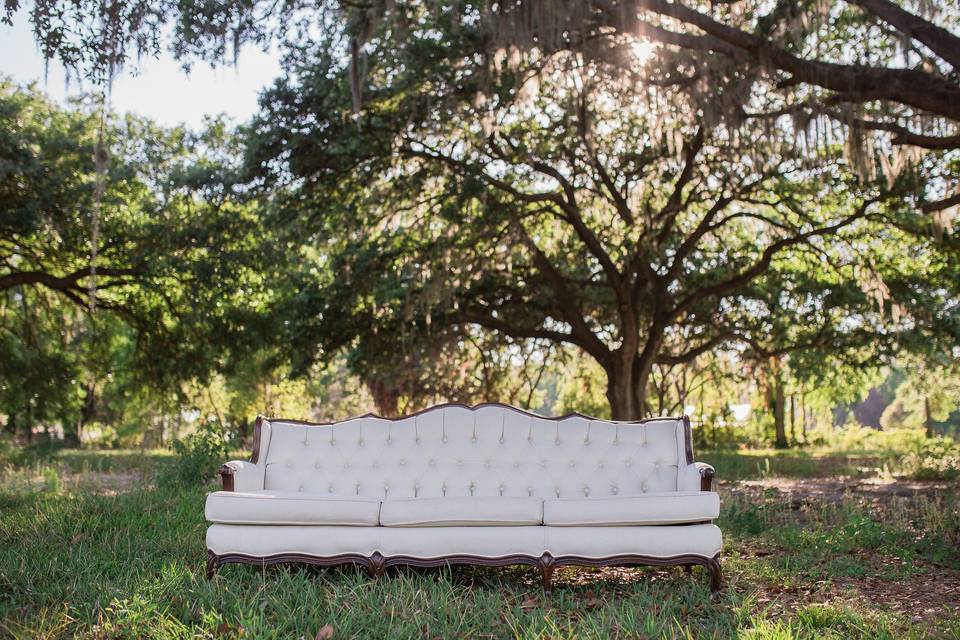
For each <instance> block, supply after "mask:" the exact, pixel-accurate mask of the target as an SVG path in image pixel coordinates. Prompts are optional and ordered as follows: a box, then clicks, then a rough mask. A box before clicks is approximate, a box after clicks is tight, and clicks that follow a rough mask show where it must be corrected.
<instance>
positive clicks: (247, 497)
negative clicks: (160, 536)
mask: <svg viewBox="0 0 960 640" xmlns="http://www.w3.org/2000/svg"><path fill="white" fill-rule="evenodd" d="M205 513H206V517H207V520H209V521H210V522H220V523H224V524H322V525H352V526H370V527H375V526H377V523H378V522H379V516H380V501H379V500H377V499H374V498H362V497H359V496H330V495H327V494H322V493H305V492H301V491H269V490H267V491H249V492H237V491H216V492H214V493H211V494H210V495H208V496H207V505H206V509H205Z"/></svg>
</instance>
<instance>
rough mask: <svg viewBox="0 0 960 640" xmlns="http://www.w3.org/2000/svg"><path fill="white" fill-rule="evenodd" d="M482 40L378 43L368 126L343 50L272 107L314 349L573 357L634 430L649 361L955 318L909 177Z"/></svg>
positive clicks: (311, 67)
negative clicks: (915, 313) (808, 149)
mask: <svg viewBox="0 0 960 640" xmlns="http://www.w3.org/2000/svg"><path fill="white" fill-rule="evenodd" d="M386 28H389V27H386ZM485 37H486V34H485V33H484V31H483V30H482V29H472V28H470V21H469V20H461V19H460V17H459V16H456V15H453V14H449V13H448V14H446V15H445V16H442V17H440V18H438V19H437V20H435V21H432V22H430V21H428V22H425V23H421V25H420V27H418V28H415V29H411V31H409V32H408V34H407V38H406V40H405V42H404V43H403V44H402V45H401V46H395V44H394V43H395V41H396V40H395V39H394V38H390V37H380V38H378V37H377V36H376V34H374V35H372V36H371V38H370V43H371V44H370V45H369V46H370V47H371V51H370V52H369V55H368V56H367V60H368V63H367V64H368V67H367V69H366V71H365V78H366V81H365V82H364V84H363V103H362V104H363V108H362V110H360V111H359V112H358V113H353V108H354V107H355V106H356V100H355V97H356V96H355V91H354V89H355V85H354V86H353V87H351V82H350V81H349V80H348V78H347V76H348V75H349V74H347V73H345V65H346V64H348V63H346V62H344V59H343V56H341V55H340V54H341V53H342V52H343V51H344V48H343V47H342V45H343V43H344V40H341V39H338V38H336V37H334V38H331V39H325V40H322V41H321V42H320V43H319V44H317V45H315V46H309V45H308V46H305V47H304V48H303V49H302V50H300V51H299V52H298V53H297V55H296V56H294V57H292V58H291V61H290V67H289V69H288V72H289V76H288V78H286V79H284V80H281V81H279V82H278V83H277V85H276V86H275V88H274V89H272V90H271V91H270V92H268V93H267V94H266V95H265V97H264V99H263V104H262V113H261V115H260V116H259V117H258V118H257V119H256V120H255V121H254V123H253V125H252V127H251V152H250V158H251V161H252V162H251V164H252V166H253V167H254V169H255V172H256V173H255V175H256V177H257V179H259V180H261V181H262V183H263V184H264V185H270V188H271V189H274V193H275V196H276V198H275V201H274V205H275V207H276V212H277V215H279V216H281V219H283V220H286V221H294V220H295V221H297V222H296V224H295V225H292V228H295V229H296V234H297V237H298V238H299V239H300V240H302V239H303V238H304V237H307V238H311V239H312V240H313V241H314V242H316V243H317V246H318V247H319V249H320V255H323V256H324V258H323V260H322V263H321V266H320V268H318V267H317V266H314V265H311V266H310V271H311V272H312V274H313V275H314V277H313V278H312V279H311V277H306V278H305V279H304V282H303V284H302V286H301V287H299V289H298V297H297V301H298V304H299V306H300V309H301V310H303V311H306V313H304V314H302V315H301V316H300V317H299V320H296V319H294V320H291V322H292V323H293V327H294V329H293V331H292V333H291V339H290V341H289V344H291V345H297V347H298V349H299V350H300V351H301V352H305V353H314V349H315V347H316V346H318V345H319V346H320V347H321V348H322V349H321V354H322V353H334V352H336V351H337V350H339V349H341V348H343V347H348V346H349V347H353V348H358V347H360V348H362V347H363V345H364V344H365V343H366V342H368V341H370V340H378V341H379V342H380V343H382V342H383V338H382V335H383V334H386V335H387V336H391V335H392V336H402V335H408V334H412V335H416V336H419V337H420V338H421V339H424V340H429V338H430V335H431V332H434V331H440V329H437V328H438V327H451V326H452V327H465V326H466V327H480V328H483V329H484V330H487V331H491V332H496V333H498V334H502V335H505V336H509V337H511V338H514V339H537V340H547V341H551V342H555V343H560V344H569V345H574V346H575V347H576V348H579V349H581V350H583V351H584V352H585V353H587V354H589V355H590V356H591V357H592V358H594V359H595V360H596V361H597V362H598V363H599V364H600V366H601V367H602V368H603V370H604V371H605V373H606V376H607V398H608V400H609V403H610V407H611V412H612V415H613V416H614V417H616V418H621V419H630V418H636V417H639V416H641V415H643V414H644V413H646V412H647V411H648V410H649V405H648V403H647V393H648V383H649V381H650V375H651V370H652V368H653V366H654V365H655V364H669V363H685V362H689V361H691V360H692V359H694V358H696V357H697V356H698V355H699V354H702V353H705V352H707V351H710V350H714V349H718V348H721V347H729V348H741V349H750V350H752V351H753V352H754V353H759V354H766V355H771V354H778V353H785V352H788V351H792V350H796V349H807V348H817V347H825V346H827V345H830V346H831V347H833V348H835V349H838V350H840V349H845V348H853V347H855V346H860V345H863V344H866V343H870V342H875V343H877V344H892V342H893V341H894V339H895V338H896V336H897V334H898V332H899V331H900V330H901V329H903V328H904V323H906V322H907V320H906V314H907V313H908V310H907V308H906V307H907V306H908V305H909V306H913V305H916V306H920V307H927V308H930V307H933V308H938V307H940V308H942V307H943V300H942V297H943V296H944V295H945V293H944V291H943V289H942V288H941V287H939V285H940V284H942V282H936V283H934V282H931V278H932V280H933V281H936V280H937V279H938V278H943V277H944V275H943V272H942V269H941V267H942V266H943V265H942V264H941V263H939V262H936V260H937V259H936V258H935V257H934V258H931V260H933V261H934V263H935V265H936V267H935V268H934V269H924V270H917V269H914V268H913V267H911V266H909V265H902V264H900V262H899V260H898V257H899V256H898V255H897V253H896V245H897V243H903V242H905V241H909V242H911V243H914V244H916V245H917V250H918V251H919V252H921V253H923V254H924V255H928V254H929V255H931V256H935V255H936V251H935V250H934V243H933V241H932V239H930V238H929V237H926V238H925V237H924V236H927V234H926V225H925V222H924V220H923V219H922V218H920V217H918V214H917V213H916V209H915V207H912V204H913V203H912V202H911V200H910V198H909V197H905V195H904V194H906V193H909V192H910V190H911V188H912V187H913V186H914V185H913V182H912V181H913V179H914V177H915V175H914V173H913V172H911V171H909V170H904V171H903V172H902V174H901V175H899V176H897V177H896V179H894V180H892V181H891V183H890V184H888V183H887V182H886V181H869V182H866V183H861V182H859V181H858V179H857V177H856V176H855V172H853V171H852V170H850V168H849V167H848V166H847V164H846V163H845V161H844V160H843V159H842V154H840V153H839V152H838V150H837V149H836V148H834V149H832V150H831V151H830V152H829V153H827V154H825V155H824V156H822V157H820V158H818V159H817V161H816V162H813V163H812V162H811V161H810V159H809V158H804V157H803V154H802V153H801V152H800V151H799V150H798V149H796V148H794V147H793V146H792V145H791V144H790V143H789V142H788V141H787V140H786V139H783V140H779V141H778V142H777V143H776V144H765V145H763V146H760V145H759V141H760V138H759V136H761V135H762V134H763V129H762V128H760V127H753V128H751V127H749V126H747V127H743V128H740V129H738V130H735V131H734V130H731V129H729V128H727V127H724V126H723V124H722V123H715V124H714V126H712V127H710V126H707V125H706V124H701V125H699V126H690V125H688V124H687V122H686V121H685V118H684V117H683V116H684V114H676V115H673V116H671V114H670V113H669V111H668V110H667V109H664V108H662V106H661V107H657V103H656V99H655V98H654V97H651V96H650V94H649V93H648V92H647V91H646V88H645V87H644V86H643V85H642V84H638V83H636V82H634V81H633V79H632V78H631V77H629V76H624V74H623V73H622V70H621V69H622V66H621V65H615V64H609V63H608V62H606V61H605V60H604V59H602V58H593V59H589V58H586V57H585V56H582V55H578V54H574V53H570V52H565V51H561V52H557V53H555V54H552V55H542V56H536V55H534V56H530V57H529V58H527V59H526V60H525V61H524V62H523V63H521V64H509V63H505V64H502V65H499V69H496V68H495V67H497V66H498V65H497V64H496V63H494V64H493V65H491V64H490V62H489V61H488V60H485V59H484V58H483V56H481V55H479V54H477V53H476V52H477V51H482V50H483V47H482V41H483V39H484V38H485ZM507 62H509V61H507ZM491 67H494V68H495V69H494V70H493V71H491ZM758 148H759V150H758ZM878 288H879V289H882V291H883V295H881V296H880V297H879V298H877V300H878V301H879V302H880V304H875V302H876V301H877V300H875V296H874V294H876V293H877V290H878ZM894 289H896V291H893V290H894ZM899 294H907V295H906V296H904V297H905V298H909V302H907V301H905V300H904V299H901V296H900V295H899ZM891 313H896V314H900V315H902V317H899V318H898V319H897V321H896V322H892V323H891V322H890V320H889V318H890V314H891ZM933 313H934V315H937V314H938V313H939V311H934V312H933ZM913 321H914V317H911V319H910V321H909V322H911V323H912V322H913ZM913 326H916V325H913ZM298 340H299V342H298ZM380 352H381V353H382V357H384V358H395V357H396V355H395V354H394V353H392V352H390V351H388V350H382V349H381V350H380Z"/></svg>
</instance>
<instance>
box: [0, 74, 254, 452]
mask: <svg viewBox="0 0 960 640" xmlns="http://www.w3.org/2000/svg"><path fill="white" fill-rule="evenodd" d="M98 122H99V119H98V118H97V117H96V116H95V115H94V114H93V110H92V109H91V108H90V107H89V106H87V105H84V104H83V103H77V104H75V105H74V106H73V107H71V108H67V109H63V108H60V107H57V106H54V105H52V104H51V103H49V102H48V101H47V100H46V99H45V98H43V97H42V96H41V95H39V94H38V93H36V92H35V91H33V90H20V89H17V88H16V87H14V86H12V85H11V84H9V83H3V84H2V85H0V228H2V233H0V331H2V336H3V339H2V341H0V349H2V352H0V360H2V361H3V363H4V366H3V368H2V369H0V393H2V396H3V403H4V404H3V408H2V410H3V413H5V414H7V416H8V429H13V428H15V427H16V424H17V423H20V424H21V425H22V426H23V429H24V432H25V433H27V434H29V433H31V430H30V429H29V427H30V426H31V425H32V424H40V423H47V424H49V423H50V422H51V421H56V422H57V423H59V424H61V425H62V427H63V429H64V431H65V432H66V435H67V439H68V440H70V441H72V442H75V443H76V442H78V439H79V435H80V431H81V430H82V429H83V426H84V424H86V423H88V422H90V421H91V420H92V419H93V418H94V415H95V414H99V415H100V416H103V415H104V412H106V411H109V408H107V407H103V406H101V403H100V402H99V400H100V399H103V398H111V397H113V398H122V397H123V396H124V395H127V396H129V395H136V394H137V393H138V391H137V388H141V389H142V388H149V389H150V391H151V393H152V394H154V395H155V396H156V395H159V396H162V395H163V394H170V393H176V391H177V389H178V388H179V385H180V383H181V382H182V381H184V380H190V379H193V378H203V377H205V376H207V375H208V374H209V373H210V372H211V371H215V370H229V368H230V367H231V366H235V365H237V363H238V362H241V361H242V360H243V359H244V358H246V357H247V356H248V354H249V353H251V352H252V351H254V350H256V349H259V348H262V347H263V345H264V341H263V338H262V335H261V334H258V327H260V326H261V324H260V318H262V316H263V310H264V309H265V308H266V307H267V304H268V303H269V291H268V289H266V288H265V286H264V282H265V281H266V278H267V275H268V274H267V273H266V267H267V265H268V263H267V262H266V260H265V258H266V257H268V256H271V255H272V252H269V251H266V250H264V239H265V237H266V235H265V234H264V233H263V231H262V228H261V227H260V225H259V219H258V217H257V216H256V212H255V206H254V205H253V204H251V203H241V202H239V200H238V199H236V198H233V197H232V191H231V189H232V187H231V186H230V184H231V181H230V175H231V173H232V172H234V171H235V168H232V167H231V166H230V164H229V162H228V160H227V159H228V158H229V157H231V156H230V155H227V152H229V150H230V145H231V143H230V138H231V135H232V134H231V133H230V131H229V130H228V129H227V128H226V127H225V126H224V125H223V124H222V123H219V122H211V123H210V126H209V127H208V128H207V129H206V130H205V131H203V132H202V133H200V134H197V135H194V134H190V133H188V132H186V131H184V130H181V129H173V130H164V129H161V128H159V127H156V126H155V125H153V124H151V123H149V122H147V121H144V120H140V119H137V118H132V117H128V118H124V119H119V118H113V117H111V118H109V119H108V128H107V137H108V139H110V140H112V141H113V145H112V148H113V153H112V154H111V157H110V158H109V160H108V162H107V172H108V180H107V181H106V189H105V192H104V194H103V198H102V201H101V203H100V221H99V223H100V233H99V236H98V237H97V238H96V242H97V246H96V252H95V253H96V256H97V258H96V270H95V273H94V269H93V266H94V264H93V263H92V254H93V253H94V252H93V250H92V247H91V242H92V238H91V220H92V209H93V208H94V206H95V202H94V200H95V198H94V190H95V185H96V180H95V179H94V172H95V162H94V157H93V156H94V150H95V148H96V146H97V144H96V140H97V136H98V134H97V130H98ZM239 155H240V154H239V151H238V149H237V148H236V147H235V148H234V151H233V154H232V157H233V158H234V159H233V160H232V162H234V163H235V162H236V161H237V160H236V158H238V157H239ZM92 295H95V299H96V308H97V309H98V311H97V313H96V314H95V315H94V314H93V313H92V312H91V311H92V305H91V297H92ZM120 371H123V373H124V374H123V375H120ZM115 372H116V373H117V375H116V376H114V373H115ZM121 389H124V390H123V391H121Z"/></svg>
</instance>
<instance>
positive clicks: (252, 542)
mask: <svg viewBox="0 0 960 640" xmlns="http://www.w3.org/2000/svg"><path fill="white" fill-rule="evenodd" d="M720 547H721V537H720V530H719V529H718V528H717V527H716V526H715V525H712V524H697V525H684V526H665V527H596V528H594V527H541V526H530V527H424V528H406V527H324V526H313V527H311V526H269V525H230V524H213V525H211V526H210V528H209V529H208V530H207V548H208V549H210V550H211V551H213V552H214V553H216V554H218V555H225V554H231V553H241V554H245V555H249V556H254V557H264V556H271V555H277V554H290V553H297V554H306V555H312V556H319V557H330V556H336V555H341V554H347V553H352V554H359V555H362V556H367V557H369V556H371V555H373V554H374V553H375V552H377V553H380V554H382V555H384V556H386V557H391V556H410V557H413V558H442V557H444V556H451V555H471V556H477V557H481V558H502V557H504V556H510V555H524V556H530V557H534V558H536V557H539V556H541V555H542V554H544V553H550V554H551V555H553V556H554V557H561V556H570V555H572V556H580V557H584V558H608V557H612V556H618V555H628V554H629V555H645V556H652V557H656V558H669V557H673V556H681V555H691V554H692V555H698V556H702V557H706V558H712V557H713V556H715V555H716V554H718V553H719V552H720Z"/></svg>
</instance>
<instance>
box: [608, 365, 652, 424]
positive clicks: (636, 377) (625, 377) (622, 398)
mask: <svg viewBox="0 0 960 640" xmlns="http://www.w3.org/2000/svg"><path fill="white" fill-rule="evenodd" d="M638 370H639V371H638ZM649 377H650V370H649V369H646V370H643V369H640V368H639V367H634V366H633V362H631V361H629V360H628V361H626V362H623V361H622V360H621V359H619V358H617V359H616V362H615V363H614V366H613V367H612V368H611V369H610V370H608V371H607V401H608V402H609V403H610V414H611V416H612V418H613V419H614V420H639V419H641V418H643V412H644V407H645V406H646V404H647V397H646V396H647V381H648V379H649Z"/></svg>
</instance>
